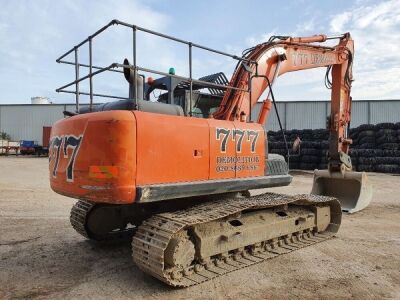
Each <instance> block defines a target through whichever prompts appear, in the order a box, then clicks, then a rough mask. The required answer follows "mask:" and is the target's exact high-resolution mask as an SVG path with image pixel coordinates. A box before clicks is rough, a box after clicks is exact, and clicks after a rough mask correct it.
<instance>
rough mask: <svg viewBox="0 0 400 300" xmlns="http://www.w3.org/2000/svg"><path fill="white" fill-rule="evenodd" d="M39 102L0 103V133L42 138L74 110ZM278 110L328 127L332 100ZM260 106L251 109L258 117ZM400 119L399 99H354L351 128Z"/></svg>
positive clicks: (293, 120) (272, 125) (289, 120)
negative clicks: (50, 127)
mask: <svg viewBox="0 0 400 300" xmlns="http://www.w3.org/2000/svg"><path fill="white" fill-rule="evenodd" d="M32 103H38V104H3V105H0V132H6V133H7V134H9V135H10V136H11V139H12V140H13V141H20V140H34V141H38V142H39V143H40V142H41V141H42V130H43V127H44V126H51V125H52V124H53V123H54V122H56V121H57V120H60V119H62V118H63V117H64V115H63V111H65V110H67V111H75V104H73V103H69V104H50V103H49V102H48V101H47V102H46V101H44V100H43V99H32ZM277 107H278V112H279V115H280V119H281V122H282V125H283V127H284V128H285V129H317V128H325V127H326V116H327V115H328V114H329V110H330V102H329V101H281V102H277ZM259 109H260V105H258V106H256V108H255V109H254V110H253V112H252V119H253V120H255V119H256V117H257V115H258V111H259ZM399 121H400V100H365V101H364V100H363V101H353V107H352V122H351V126H352V127H357V126H359V125H361V124H377V123H382V122H399ZM267 128H268V129H269V130H278V129H279V124H278V120H277V117H276V113H275V111H274V109H272V111H271V113H270V116H269V119H268V122H267Z"/></svg>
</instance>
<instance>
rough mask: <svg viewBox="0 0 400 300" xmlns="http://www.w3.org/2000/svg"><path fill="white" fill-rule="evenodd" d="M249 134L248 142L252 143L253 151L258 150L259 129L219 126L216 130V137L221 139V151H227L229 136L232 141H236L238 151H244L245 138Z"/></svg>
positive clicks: (218, 139)
mask: <svg viewBox="0 0 400 300" xmlns="http://www.w3.org/2000/svg"><path fill="white" fill-rule="evenodd" d="M246 135H247V139H245V140H246V141H247V142H249V143H251V147H250V148H251V153H255V152H256V146H257V140H258V135H259V131H257V130H249V129H234V128H232V129H231V128H220V127H217V128H216V131H215V139H216V140H217V141H221V143H220V151H221V153H226V149H227V144H228V139H229V136H231V138H232V141H236V152H237V153H240V152H242V145H243V139H244V137H245V136H246Z"/></svg>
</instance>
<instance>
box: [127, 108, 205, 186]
mask: <svg viewBox="0 0 400 300" xmlns="http://www.w3.org/2000/svg"><path fill="white" fill-rule="evenodd" d="M134 114H135V116H136V120H137V145H138V146H137V181H136V184H137V185H148V184H158V183H173V182H184V181H195V180H207V179H208V178H209V159H210V158H209V151H210V150H209V127H208V123H207V120H205V119H197V118H187V117H179V116H169V115H161V114H154V113H146V112H140V111H135V112H134Z"/></svg>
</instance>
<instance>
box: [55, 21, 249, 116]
mask: <svg viewBox="0 0 400 300" xmlns="http://www.w3.org/2000/svg"><path fill="white" fill-rule="evenodd" d="M113 25H121V26H124V27H128V28H131V29H132V38H133V40H132V55H133V65H124V64H119V63H112V64H111V65H109V66H106V67H101V66H94V65H93V64H92V61H93V51H92V42H93V39H94V38H95V37H96V36H98V35H99V34H101V33H102V32H104V31H105V30H107V29H108V28H109V27H111V26H113ZM137 31H142V32H145V33H148V34H151V35H155V36H159V37H162V38H165V39H169V40H172V41H175V42H178V43H182V44H186V45H187V46H188V51H189V77H184V76H179V75H174V74H169V73H165V72H161V71H157V70H152V69H148V68H143V67H139V66H137V63H136V59H137V57H136V47H137V42H136V32H137ZM86 43H89V64H85V63H81V62H79V48H80V47H81V46H83V45H85V44H86ZM193 47H195V48H199V49H202V50H205V51H209V52H212V53H216V54H219V55H223V56H227V57H230V58H232V59H235V60H238V61H240V62H245V63H247V64H256V62H255V61H253V60H249V59H246V58H242V57H238V56H236V55H233V54H230V53H226V52H223V51H220V50H216V49H212V48H209V47H206V46H202V45H200V44H196V43H192V42H189V41H186V40H183V39H180V38H176V37H173V36H170V35H167V34H163V33H160V32H156V31H153V30H150V29H146V28H143V27H140V26H137V25H133V24H129V23H126V22H122V21H119V20H116V19H114V20H112V21H111V22H109V23H108V24H106V25H105V26H103V27H101V28H100V29H99V30H97V31H96V32H95V33H93V34H92V35H90V36H88V37H87V38H86V39H84V40H83V41H81V42H80V43H79V44H77V45H76V46H74V47H73V48H71V49H70V50H68V51H67V52H65V53H64V54H62V55H61V56H60V57H58V58H57V59H56V62H57V63H61V64H68V65H73V66H75V80H74V81H72V82H70V83H68V84H65V85H63V86H61V87H59V88H57V89H56V91H57V92H64V93H72V94H75V98H76V99H75V101H76V111H77V112H79V95H89V96H90V111H91V110H92V106H93V97H106V98H115V99H130V98H125V97H118V96H111V95H105V94H98V93H94V92H93V77H94V76H95V75H97V74H100V73H103V72H105V71H111V72H120V73H123V70H119V69H118V68H130V69H132V70H134V71H135V72H134V77H135V78H134V84H135V91H136V93H137V86H136V85H137V82H136V73H137V71H143V72H148V73H152V74H158V75H162V76H169V77H173V78H177V79H180V80H182V81H186V82H188V83H189V89H190V102H191V101H192V92H193V83H195V84H198V85H201V86H204V87H213V88H218V89H223V90H226V89H232V90H239V91H247V92H249V91H248V90H244V89H240V88H236V87H234V86H230V85H221V84H216V83H210V82H206V81H202V80H198V79H193V78H192V73H193V70H192V69H193V66H192V48H193ZM71 53H74V54H75V57H74V61H68V60H65V59H64V58H65V57H66V56H68V55H69V54H71ZM80 67H85V68H89V73H88V74H87V75H85V76H83V77H80V76H79V69H80ZM93 69H95V70H96V71H94V72H93ZM86 79H89V81H90V82H89V92H82V91H80V90H79V83H80V82H82V81H84V80H86ZM72 85H75V91H71V90H65V89H66V88H68V87H70V86H72ZM131 100H133V101H134V103H135V107H137V102H136V101H137V94H136V95H135V96H134V99H131ZM189 115H191V103H190V111H189Z"/></svg>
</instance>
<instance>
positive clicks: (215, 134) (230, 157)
mask: <svg viewBox="0 0 400 300" xmlns="http://www.w3.org/2000/svg"><path fill="white" fill-rule="evenodd" d="M207 121H208V124H209V126H210V179H224V178H235V177H236V150H235V136H234V131H235V126H234V125H233V122H230V121H221V120H214V119H208V120H207Z"/></svg>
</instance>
